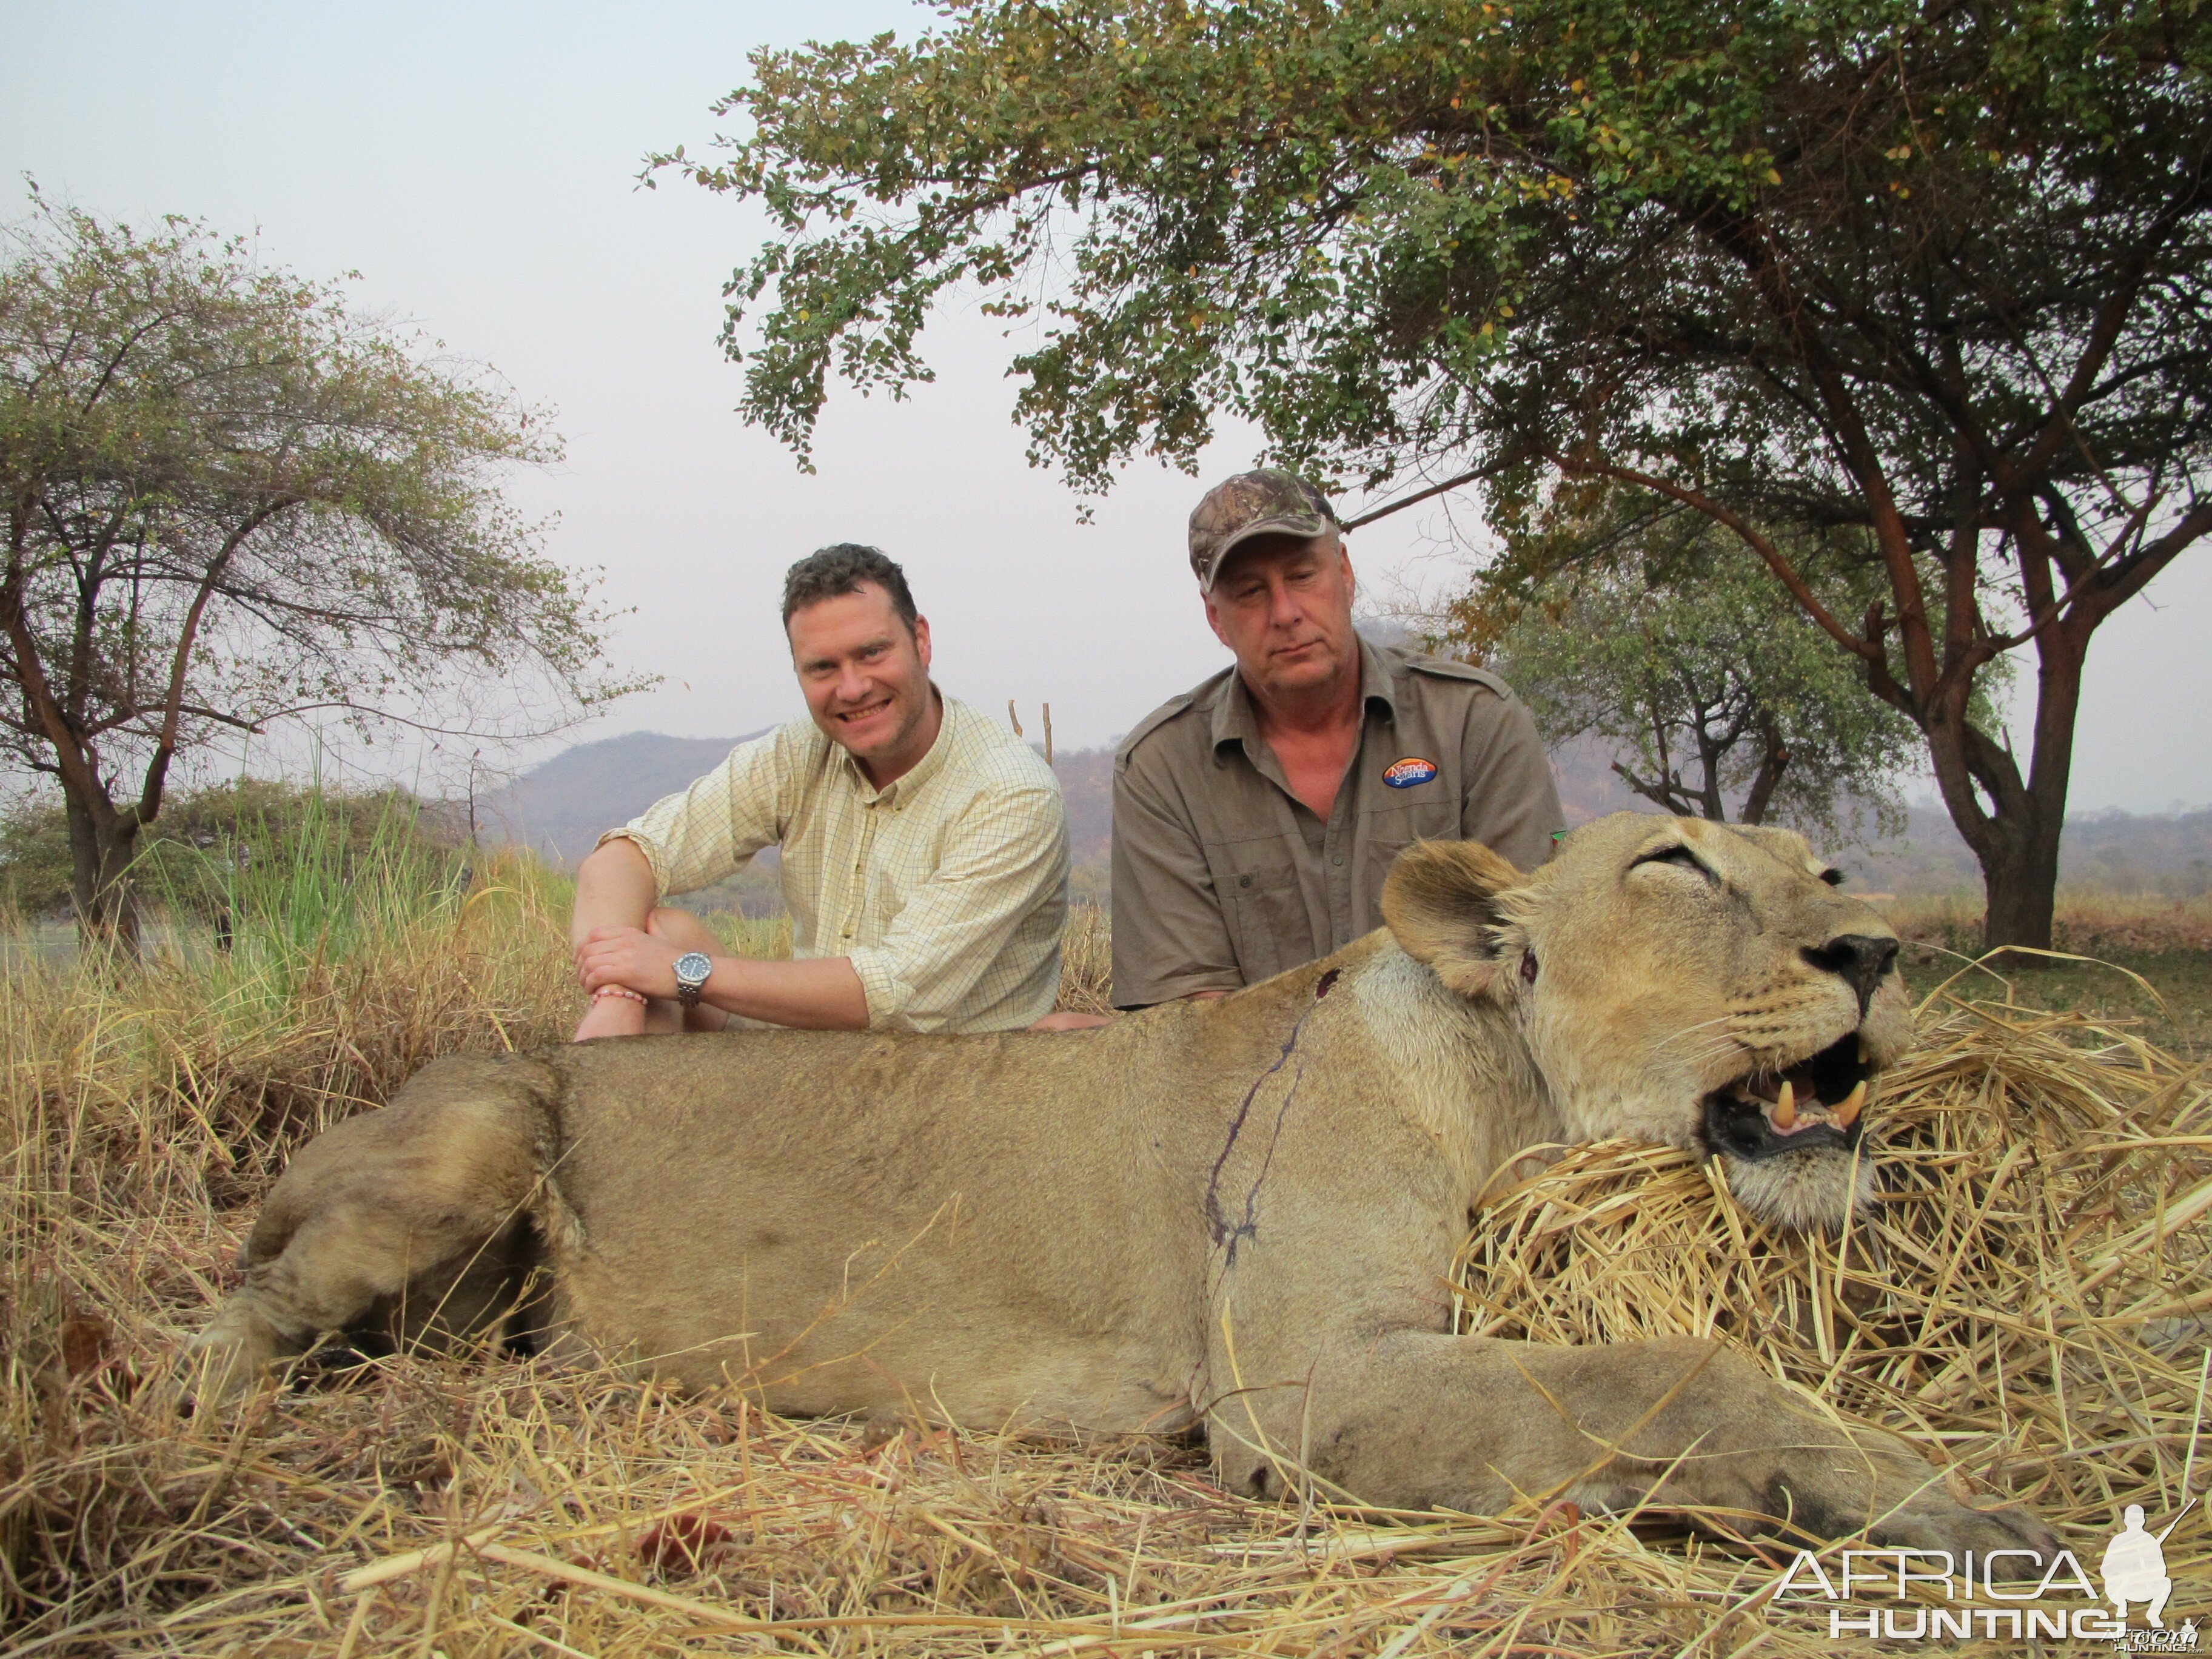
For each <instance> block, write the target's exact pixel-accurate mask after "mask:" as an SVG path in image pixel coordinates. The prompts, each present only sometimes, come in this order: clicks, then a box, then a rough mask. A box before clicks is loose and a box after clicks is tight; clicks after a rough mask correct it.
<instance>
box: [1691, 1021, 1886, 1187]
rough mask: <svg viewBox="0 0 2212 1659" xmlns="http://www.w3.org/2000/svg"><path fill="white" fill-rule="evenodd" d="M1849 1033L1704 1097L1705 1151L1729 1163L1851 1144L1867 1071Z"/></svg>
mask: <svg viewBox="0 0 2212 1659" xmlns="http://www.w3.org/2000/svg"><path fill="white" fill-rule="evenodd" d="M1860 1054H1861V1042H1860V1037H1859V1034H1858V1033H1857V1031H1850V1032H1846V1033H1845V1034H1844V1036H1840V1037H1838V1038H1837V1039H1836V1040H1835V1041H1834V1042H1832V1043H1830V1044H1829V1045H1828V1046H1827V1047H1826V1048H1823V1049H1821V1050H1820V1053H1819V1054H1814V1056H1813V1057H1812V1058H1811V1059H1809V1060H1800V1061H1798V1063H1797V1064H1796V1065H1795V1066H1790V1068H1789V1069H1788V1070H1787V1071H1784V1072H1779V1073H1760V1072H1754V1073H1752V1074H1750V1075H1749V1076H1747V1077H1742V1078H1739V1079H1736V1080H1735V1082H1734V1083H1731V1084H1729V1085H1727V1086H1726V1087H1724V1088H1719V1089H1716V1090H1714V1091H1712V1093H1711V1094H1709V1095H1707V1096H1706V1097H1705V1146H1706V1147H1707V1148H1708V1150H1710V1151H1711V1152H1725V1153H1727V1154H1728V1155H1729V1157H1731V1158H1752V1159H1757V1158H1772V1157H1774V1156H1775V1155H1777V1154H1778V1153H1781V1152H1801V1151H1804V1150H1806V1149H1808V1148H1811V1147H1818V1146H1833V1147H1838V1148H1840V1149H1842V1150H1844V1151H1845V1152H1848V1151H1850V1149H1851V1148H1852V1147H1854V1146H1857V1145H1858V1140H1859V1131H1860V1123H1859V1113H1860V1109H1862V1108H1863V1107H1864V1106H1865V1104H1866V1097H1867V1084H1868V1082H1869V1079H1871V1078H1872V1077H1873V1075H1874V1073H1873V1072H1872V1070H1871V1069H1870V1068H1869V1066H1867V1064H1866V1062H1865V1061H1864V1060H1863V1059H1861V1058H1860Z"/></svg>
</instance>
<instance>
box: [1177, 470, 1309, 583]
mask: <svg viewBox="0 0 2212 1659" xmlns="http://www.w3.org/2000/svg"><path fill="white" fill-rule="evenodd" d="M1342 528H1343V526H1342V525H1341V524H1340V522H1339V521H1338V520H1337V516H1336V511H1335V509H1334V508H1333V507H1330V506H1329V504H1328V496H1326V495H1322V493H1321V491H1319V490H1318V489H1315V488H1314V487H1313V486H1312V485H1311V484H1310V483H1307V482H1306V481H1305V480H1304V478H1301V477H1297V476H1295V475H1294V474H1292V473H1289V472H1277V471H1273V469H1272V468H1268V467H1261V469H1260V470H1259V471H1256V472H1240V473H1238V474H1237V476H1236V477H1233V478H1230V479H1226V480H1225V481H1224V482H1222V483H1218V484H1216V485H1214V486H1213V488H1212V489H1209V490H1207V491H1206V499H1205V500H1203V501H1200V502H1199V504H1198V505H1197V507H1194V508H1193V509H1192V511H1191V515H1190V568H1191V569H1192V570H1193V571H1194V573H1196V574H1197V576H1198V585H1199V586H1200V588H1211V587H1212V586H1213V579H1214V577H1215V576H1217V575H1218V574H1220V571H1221V567H1222V564H1223V562H1224V561H1225V560H1226V559H1227V558H1228V557H1229V556H1230V555H1231V553H1233V552H1235V551H1236V550H1237V547H1238V546H1239V545H1241V544H1243V543H1244V542H1247V541H1249V540H1250V539H1251V538H1253V537H1255V536H1309V537H1310V536H1319V535H1322V534H1324V533H1326V532H1328V531H1331V530H1340V529H1342Z"/></svg>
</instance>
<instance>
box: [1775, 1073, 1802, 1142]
mask: <svg viewBox="0 0 2212 1659" xmlns="http://www.w3.org/2000/svg"><path fill="white" fill-rule="evenodd" d="M1774 1127H1776V1128H1778V1129H1794V1128H1796V1127H1797V1091H1796V1090H1795V1089H1793V1088H1791V1087H1790V1079H1788V1078H1786V1077H1785V1078H1784V1079H1782V1089H1781V1092H1780V1093H1778V1095H1776V1097H1775V1098H1774Z"/></svg>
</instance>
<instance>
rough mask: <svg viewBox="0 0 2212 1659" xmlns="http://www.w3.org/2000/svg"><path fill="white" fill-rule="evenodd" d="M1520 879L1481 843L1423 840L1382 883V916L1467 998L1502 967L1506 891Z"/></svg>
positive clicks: (1410, 950) (1409, 949) (1416, 955)
mask: <svg viewBox="0 0 2212 1659" xmlns="http://www.w3.org/2000/svg"><path fill="white" fill-rule="evenodd" d="M1520 884H1521V872H1519V871H1518V870H1516V869H1515V868H1514V867H1513V866H1512V865H1511V864H1510V863H1509V862H1507V861H1506V860H1504V859H1502V858H1500V857H1499V856H1498V854H1495V853H1493V852H1492V851H1491V850H1490V849H1489V848H1487V847H1485V846H1484V845H1483V844H1482V843H1481V842H1474V841H1421V842H1414V843H1413V845H1412V846H1411V847H1408V848H1407V849H1406V850H1405V851H1404V852H1402V853H1401V854H1398V861H1397V862H1396V863H1395V864H1393V865H1392V866H1390V874H1389V878H1388V879H1387V880H1385V881H1384V882H1383V921H1386V922H1388V923H1389V925H1390V931H1391V933H1393V934H1395V935H1396V937H1397V940H1398V944H1399V945H1400V947H1401V949H1403V950H1404V951H1405V952H1406V954H1407V956H1409V957H1413V959H1414V960H1415V961H1416V962H1425V963H1428V965H1429V966H1430V967H1431V968H1432V969H1435V970H1436V975H1437V978H1438V979H1441V980H1442V981H1443V982H1444V983H1445V984H1446V985H1447V986H1449V987H1451V988H1452V989H1453V990H1455V991H1456V992H1458V993H1459V994H1461V995H1462V996H1467V997H1473V996H1480V995H1481V994H1482V993H1483V992H1484V991H1486V990H1487V989H1488V988H1489V987H1490V981H1491V979H1492V976H1493V975H1495V974H1496V973H1497V971H1498V954H1497V947H1496V945H1495V944H1494V942H1493V941H1492V939H1491V935H1490V929H1491V927H1492V925H1493V924H1495V923H1496V922H1497V921H1498V920H1499V919H1500V918H1499V915H1498V895H1499V894H1500V893H1503V892H1504V891H1505V890H1507V889H1508V888H1511V887H1518V886H1519V885H1520Z"/></svg>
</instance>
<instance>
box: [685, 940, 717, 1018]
mask: <svg viewBox="0 0 2212 1659" xmlns="http://www.w3.org/2000/svg"><path fill="white" fill-rule="evenodd" d="M713 972H714V957H710V956H708V954H707V953H706V952H705V951H685V952H684V954H683V955H682V956H680V957H677V958H676V1000H678V1002H680V1003H682V1004H683V1005H684V1006H685V1007H686V1008H696V1007H697V1006H699V989H700V987H702V986H703V985H704V984H706V982H707V975H709V974H711V973H713Z"/></svg>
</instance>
